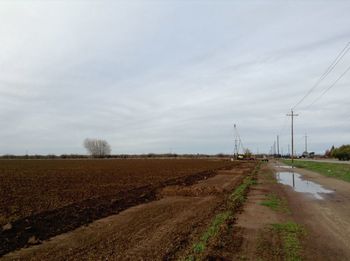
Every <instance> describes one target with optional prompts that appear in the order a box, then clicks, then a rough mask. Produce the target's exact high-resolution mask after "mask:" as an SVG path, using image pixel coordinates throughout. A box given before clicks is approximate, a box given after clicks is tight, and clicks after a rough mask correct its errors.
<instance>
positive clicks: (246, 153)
mask: <svg viewBox="0 0 350 261" xmlns="http://www.w3.org/2000/svg"><path fill="white" fill-rule="evenodd" d="M251 156H252V152H251V151H250V150H249V149H245V150H244V157H245V158H250V157H251Z"/></svg>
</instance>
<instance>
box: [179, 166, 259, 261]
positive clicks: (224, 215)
mask: <svg viewBox="0 0 350 261" xmlns="http://www.w3.org/2000/svg"><path fill="white" fill-rule="evenodd" d="M259 168H260V164H258V165H257V166H256V168H255V169H254V171H253V172H252V175H251V176H247V177H246V178H245V179H244V180H243V182H242V184H241V185H239V186H238V187H237V188H236V189H235V190H234V192H233V193H232V194H231V195H230V196H229V198H228V201H227V206H226V209H227V210H226V211H224V212H221V213H219V214H217V215H216V216H215V218H214V220H213V221H212V223H211V225H210V226H209V228H208V229H207V230H206V231H205V232H204V234H203V235H202V236H201V237H200V239H199V241H198V242H197V243H195V244H194V245H193V247H192V250H191V253H192V254H190V255H189V256H187V257H186V258H185V259H184V260H185V261H195V260H201V257H202V255H203V253H204V251H205V250H206V248H207V246H208V244H209V243H210V241H211V240H213V239H214V238H216V237H217V236H218V234H219V232H220V229H221V227H222V226H223V225H227V223H228V222H229V221H230V220H232V219H233V217H234V211H235V209H236V208H237V207H239V206H241V205H242V204H243V203H244V201H245V199H246V194H247V191H248V188H249V186H251V185H253V184H256V183H257V181H256V179H255V176H256V174H257V172H258V171H259Z"/></svg>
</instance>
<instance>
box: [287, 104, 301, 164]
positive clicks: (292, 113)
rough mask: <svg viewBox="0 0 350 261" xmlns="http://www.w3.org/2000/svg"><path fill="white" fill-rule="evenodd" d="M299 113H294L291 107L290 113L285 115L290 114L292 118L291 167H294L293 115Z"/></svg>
mask: <svg viewBox="0 0 350 261" xmlns="http://www.w3.org/2000/svg"><path fill="white" fill-rule="evenodd" d="M298 115H299V114H295V113H294V112H293V109H291V114H287V116H290V117H291V119H292V124H291V136H292V167H294V125H293V124H294V117H296V116H298Z"/></svg>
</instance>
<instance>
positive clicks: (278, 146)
mask: <svg viewBox="0 0 350 261" xmlns="http://www.w3.org/2000/svg"><path fill="white" fill-rule="evenodd" d="M279 155H280V136H279V135H277V157H279Z"/></svg>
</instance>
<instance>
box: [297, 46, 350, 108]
mask: <svg viewBox="0 0 350 261" xmlns="http://www.w3.org/2000/svg"><path fill="white" fill-rule="evenodd" d="M349 50H350V42H348V43H347V44H346V45H345V47H344V48H343V49H342V50H341V52H340V53H339V54H338V55H337V56H336V58H335V59H334V60H333V62H332V63H331V64H330V65H329V66H328V67H327V69H326V71H325V72H324V73H323V74H322V75H321V77H320V78H319V79H318V80H317V82H316V83H315V84H314V85H313V86H312V87H311V89H310V90H309V91H308V92H307V93H306V94H305V95H304V96H303V97H302V98H301V99H300V100H299V101H298V102H297V103H296V104H295V105H294V107H293V109H295V108H296V107H297V106H298V105H300V104H301V103H302V102H303V101H304V100H305V99H306V97H308V96H309V95H310V94H311V93H312V92H313V91H314V90H315V89H316V88H317V87H318V86H319V84H320V83H321V82H322V81H323V80H324V79H325V78H326V77H327V76H328V75H329V74H330V73H331V72H332V71H333V70H334V68H335V67H336V66H337V64H338V63H339V62H340V61H341V60H342V59H343V57H344V56H345V55H346V54H347V52H348V51H349Z"/></svg>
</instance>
